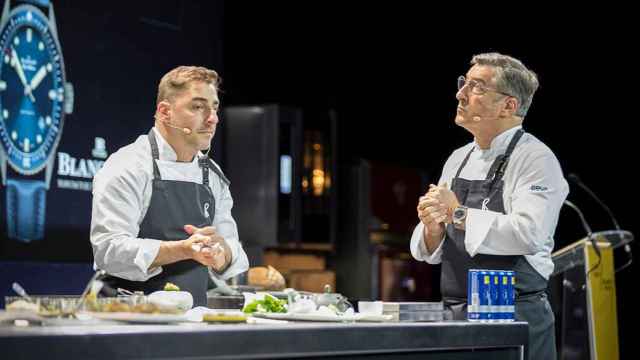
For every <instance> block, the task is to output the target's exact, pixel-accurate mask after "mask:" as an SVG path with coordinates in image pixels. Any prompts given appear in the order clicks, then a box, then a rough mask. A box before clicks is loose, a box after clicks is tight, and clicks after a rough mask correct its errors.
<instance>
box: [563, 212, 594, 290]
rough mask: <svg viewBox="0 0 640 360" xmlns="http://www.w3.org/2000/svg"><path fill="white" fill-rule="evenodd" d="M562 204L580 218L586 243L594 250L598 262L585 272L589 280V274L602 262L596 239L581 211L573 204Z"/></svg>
mask: <svg viewBox="0 0 640 360" xmlns="http://www.w3.org/2000/svg"><path fill="white" fill-rule="evenodd" d="M564 204H565V205H567V206H569V207H570V208H572V209H573V210H574V211H575V212H576V213H578V217H580V222H581V223H582V227H583V228H584V229H585V231H586V232H587V241H589V242H591V245H593V250H595V252H596V255H597V256H598V262H597V263H596V264H595V265H594V266H592V267H591V269H589V271H587V278H589V275H590V274H591V272H592V271H593V270H595V269H597V268H598V266H600V263H601V262H602V254H601V253H600V247H599V246H598V242H597V241H596V239H595V238H594V237H593V232H592V231H591V226H589V223H587V220H586V219H585V217H584V214H583V213H582V211H581V210H580V209H579V208H578V207H577V206H576V205H575V204H574V203H572V202H571V201H569V200H565V201H564Z"/></svg>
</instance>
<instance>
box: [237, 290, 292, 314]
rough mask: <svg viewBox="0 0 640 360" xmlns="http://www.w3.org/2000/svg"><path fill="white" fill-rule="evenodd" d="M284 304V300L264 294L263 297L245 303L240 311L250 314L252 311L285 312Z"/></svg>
mask: <svg viewBox="0 0 640 360" xmlns="http://www.w3.org/2000/svg"><path fill="white" fill-rule="evenodd" d="M286 305H287V301H286V300H280V299H277V298H275V297H274V296H272V295H269V294H264V299H262V300H259V299H256V300H253V301H252V302H250V303H249V304H247V305H245V307H244V308H243V309H242V311H244V312H245V313H247V314H252V313H254V312H273V313H285V312H287V307H286Z"/></svg>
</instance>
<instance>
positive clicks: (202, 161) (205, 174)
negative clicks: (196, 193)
mask: <svg viewBox="0 0 640 360" xmlns="http://www.w3.org/2000/svg"><path fill="white" fill-rule="evenodd" d="M208 159H209V158H208V157H205V156H203V157H201V158H199V159H198V165H200V167H201V168H202V185H204V186H206V187H207V188H208V187H209V161H207V160H208Z"/></svg>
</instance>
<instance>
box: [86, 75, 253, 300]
mask: <svg viewBox="0 0 640 360" xmlns="http://www.w3.org/2000/svg"><path fill="white" fill-rule="evenodd" d="M218 85H219V77H218V74H217V73H216V72H215V71H213V70H209V69H206V68H203V67H194V66H180V67H177V68H175V69H173V70H171V71H169V72H168V73H167V74H166V75H164V76H163V77H162V79H161V80H160V84H159V86H158V96H157V100H156V111H155V126H154V127H153V128H152V129H151V130H150V131H149V133H148V135H141V136H140V137H138V139H137V140H136V141H135V142H134V143H132V144H129V145H127V146H124V147H122V148H121V149H119V150H118V151H117V152H115V153H114V154H112V155H111V156H110V157H109V158H108V159H107V161H106V162H105V164H104V166H103V167H102V169H101V170H100V171H99V172H98V173H97V174H96V176H95V178H94V183H93V207H92V218H91V233H90V238H91V239H90V240H91V245H92V248H93V256H94V261H95V267H96V268H98V269H102V270H105V271H106V272H107V274H108V276H107V277H106V278H105V279H104V282H105V283H106V284H107V285H108V286H109V287H111V288H114V289H115V288H123V289H127V290H129V291H143V292H145V293H150V292H153V291H156V290H162V289H163V288H164V285H165V284H166V283H168V282H170V283H173V284H175V285H177V286H178V287H179V288H180V289H181V290H184V291H188V292H190V293H191V294H192V296H193V298H194V305H195V306H206V305H207V297H206V291H207V286H208V282H209V277H215V278H218V279H223V280H224V279H229V278H230V277H233V276H235V275H237V274H240V273H242V272H244V271H246V270H247V269H248V268H249V263H248V260H247V255H246V254H245V252H244V250H243V248H242V246H241V244H240V242H239V240H238V230H237V226H236V223H235V221H234V219H233V217H232V216H231V208H232V207H233V200H232V198H231V193H230V191H229V180H227V178H226V177H225V176H224V174H223V173H222V171H221V170H220V167H219V166H218V165H217V164H215V163H214V162H213V161H212V160H211V159H210V158H209V157H208V150H209V149H210V147H211V141H212V139H213V136H214V134H215V131H216V126H217V124H218V121H219V119H218V108H219V106H220V101H219V99H218ZM204 150H206V153H205V154H203V153H202V152H201V151H204Z"/></svg>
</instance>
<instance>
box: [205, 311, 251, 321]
mask: <svg viewBox="0 0 640 360" xmlns="http://www.w3.org/2000/svg"><path fill="white" fill-rule="evenodd" d="M202 321H204V322H246V321H247V315H245V314H243V313H241V312H233V313H211V314H204V315H203V316H202Z"/></svg>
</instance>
